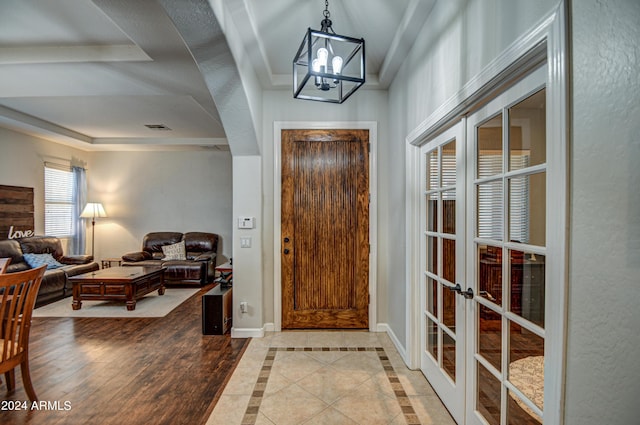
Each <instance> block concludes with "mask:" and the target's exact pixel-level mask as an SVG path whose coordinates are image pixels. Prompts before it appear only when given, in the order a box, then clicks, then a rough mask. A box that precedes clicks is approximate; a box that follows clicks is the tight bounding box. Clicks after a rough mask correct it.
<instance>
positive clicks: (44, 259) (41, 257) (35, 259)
mask: <svg viewBox="0 0 640 425" xmlns="http://www.w3.org/2000/svg"><path fill="white" fill-rule="evenodd" d="M22 256H23V257H24V261H26V262H27V264H28V265H29V267H31V268H33V269H35V268H38V267H40V266H44V265H46V266H47V270H51V269H57V268H58V267H62V266H64V264H60V263H59V262H58V261H56V259H55V258H53V255H51V254H23V255H22Z"/></svg>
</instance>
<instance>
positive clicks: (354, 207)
mask: <svg viewBox="0 0 640 425" xmlns="http://www.w3.org/2000/svg"><path fill="white" fill-rule="evenodd" d="M368 146H369V132H368V130H283V131H282V235H281V237H282V241H281V242H282V244H281V246H282V252H281V256H282V328H284V329H305V328H306V329H308V328H322V329H331V328H339V329H348V328H352V329H363V328H368V327H369V290H368V285H369V283H368V282H369V149H368Z"/></svg>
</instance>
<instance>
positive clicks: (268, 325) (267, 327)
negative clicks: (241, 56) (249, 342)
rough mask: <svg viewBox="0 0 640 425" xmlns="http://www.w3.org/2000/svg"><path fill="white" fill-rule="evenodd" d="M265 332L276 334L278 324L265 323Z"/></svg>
mask: <svg viewBox="0 0 640 425" xmlns="http://www.w3.org/2000/svg"><path fill="white" fill-rule="evenodd" d="M264 331H265V332H275V331H276V324H275V323H265V324H264Z"/></svg>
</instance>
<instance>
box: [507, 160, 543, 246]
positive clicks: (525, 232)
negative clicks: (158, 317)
mask: <svg viewBox="0 0 640 425" xmlns="http://www.w3.org/2000/svg"><path fill="white" fill-rule="evenodd" d="M546 183H547V182H546V173H544V172H543V173H536V174H531V175H523V176H518V177H514V178H511V179H509V239H510V240H511V241H516V242H521V243H526V244H529V245H537V246H544V245H545V243H546V241H545V233H546V208H547V202H546V199H547V191H546Z"/></svg>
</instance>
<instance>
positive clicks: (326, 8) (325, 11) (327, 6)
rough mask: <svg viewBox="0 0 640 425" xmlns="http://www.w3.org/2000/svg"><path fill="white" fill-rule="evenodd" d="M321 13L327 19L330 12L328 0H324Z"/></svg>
mask: <svg viewBox="0 0 640 425" xmlns="http://www.w3.org/2000/svg"><path fill="white" fill-rule="evenodd" d="M322 13H323V14H324V17H325V18H327V19H329V17H330V16H331V13H329V0H324V12H322Z"/></svg>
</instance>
